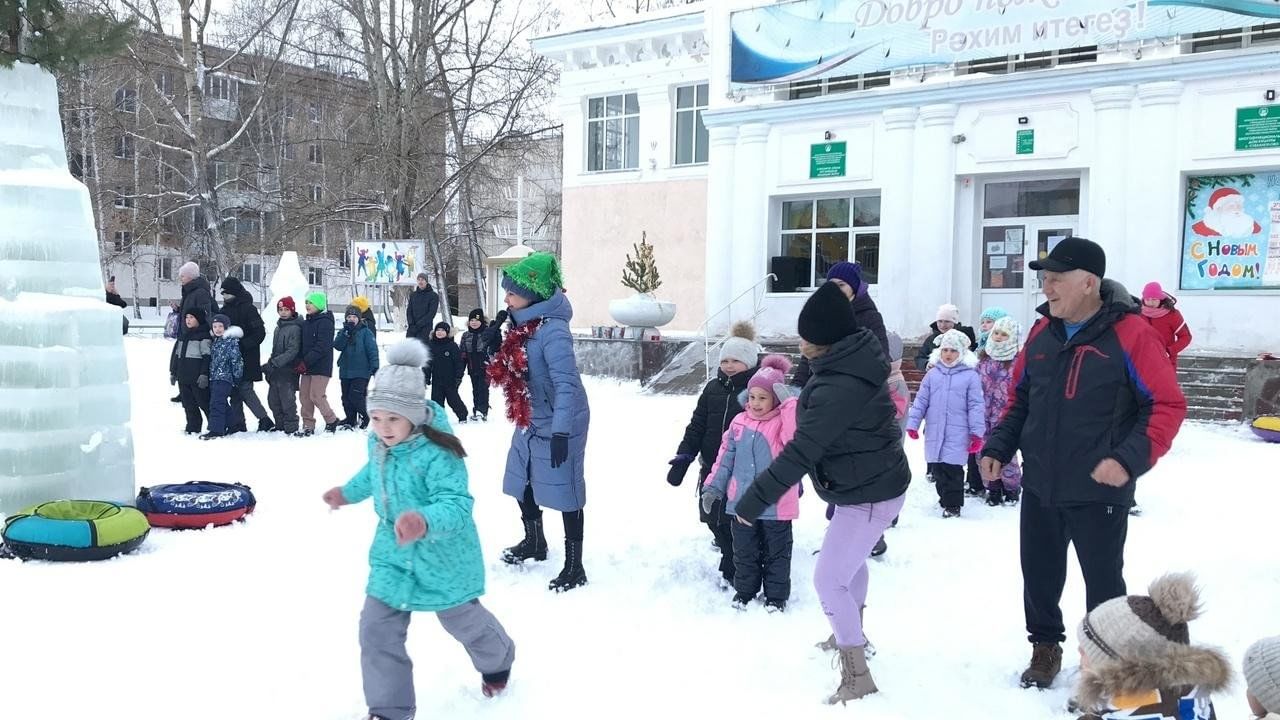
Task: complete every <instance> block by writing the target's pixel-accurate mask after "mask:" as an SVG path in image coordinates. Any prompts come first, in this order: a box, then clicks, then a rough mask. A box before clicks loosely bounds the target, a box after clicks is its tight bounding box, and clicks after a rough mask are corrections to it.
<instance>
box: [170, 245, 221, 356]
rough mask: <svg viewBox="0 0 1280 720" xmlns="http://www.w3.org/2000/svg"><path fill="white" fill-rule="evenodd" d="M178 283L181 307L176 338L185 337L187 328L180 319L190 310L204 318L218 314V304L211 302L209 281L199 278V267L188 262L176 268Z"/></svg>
mask: <svg viewBox="0 0 1280 720" xmlns="http://www.w3.org/2000/svg"><path fill="white" fill-rule="evenodd" d="M178 282H180V283H182V305H181V306H180V307H179V308H178V323H179V324H178V327H179V328H180V329H179V330H178V338H179V339H181V338H183V337H185V336H186V333H187V326H186V325H183V324H182V319H183V318H185V317H186V316H187V313H189V312H191V311H192V310H199V311H201V312H203V313H204V316H205V317H206V318H211V317H213V316H214V315H216V314H217V312H218V304H217V303H215V302H214V301H213V293H212V292H210V290H209V281H208V280H205V279H204V278H203V277H201V276H200V266H199V265H197V264H195V263H193V262H188V263H185V264H183V266H182V267H180V268H178Z"/></svg>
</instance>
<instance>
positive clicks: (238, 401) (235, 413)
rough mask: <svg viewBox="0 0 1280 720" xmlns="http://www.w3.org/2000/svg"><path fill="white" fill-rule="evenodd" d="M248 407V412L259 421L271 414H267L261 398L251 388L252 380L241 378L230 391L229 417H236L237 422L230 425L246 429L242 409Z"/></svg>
mask: <svg viewBox="0 0 1280 720" xmlns="http://www.w3.org/2000/svg"><path fill="white" fill-rule="evenodd" d="M245 407H248V408H249V412H251V413H253V416H254V417H255V418H257V419H258V420H259V421H261V420H266V419H268V418H270V417H271V416H270V415H268V414H267V409H266V408H264V407H262V400H260V399H258V393H257V392H256V391H254V389H253V381H252V380H241V381H240V384H239V385H236V391H235V392H233V393H231V417H232V418H235V419H238V422H235V423H233V424H232V427H239V428H240V429H241V430H245V429H247V428H246V427H245V422H244V409H245Z"/></svg>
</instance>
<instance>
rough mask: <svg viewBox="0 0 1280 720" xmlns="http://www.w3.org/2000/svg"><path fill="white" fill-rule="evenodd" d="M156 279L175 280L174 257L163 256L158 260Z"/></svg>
mask: <svg viewBox="0 0 1280 720" xmlns="http://www.w3.org/2000/svg"><path fill="white" fill-rule="evenodd" d="M156 279H157V280H173V258H171V257H162V258H159V259H157V260H156Z"/></svg>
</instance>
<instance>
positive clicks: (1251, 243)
mask: <svg viewBox="0 0 1280 720" xmlns="http://www.w3.org/2000/svg"><path fill="white" fill-rule="evenodd" d="M1186 190H1187V201H1186V202H1187V204H1186V217H1185V219H1184V220H1185V228H1184V229H1183V238H1182V289H1183V290H1249V289H1252V290H1257V289H1280V171H1277V172H1267V173H1254V174H1245V175H1202V176H1195V177H1188V178H1187V188H1186Z"/></svg>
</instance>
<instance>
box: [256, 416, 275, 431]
mask: <svg viewBox="0 0 1280 720" xmlns="http://www.w3.org/2000/svg"><path fill="white" fill-rule="evenodd" d="M275 429H276V424H275V423H274V422H272V421H271V418H262V419H261V420H259V421H258V432H275Z"/></svg>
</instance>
